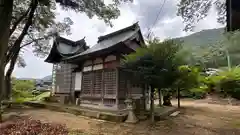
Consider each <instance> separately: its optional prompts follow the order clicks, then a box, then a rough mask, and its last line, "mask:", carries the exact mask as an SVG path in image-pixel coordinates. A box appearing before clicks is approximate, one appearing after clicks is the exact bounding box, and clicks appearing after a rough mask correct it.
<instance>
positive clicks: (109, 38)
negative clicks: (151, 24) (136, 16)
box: [66, 23, 140, 60]
mask: <svg viewBox="0 0 240 135" xmlns="http://www.w3.org/2000/svg"><path fill="white" fill-rule="evenodd" d="M139 32H140V28H139V26H138V24H137V23H135V24H133V25H131V26H129V27H127V28H124V29H121V30H119V31H116V32H113V33H110V34H107V35H105V36H100V37H99V38H98V43H97V44H96V45H94V46H92V47H91V48H89V49H87V50H86V51H84V52H82V53H80V54H77V55H74V56H71V57H67V58H66V60H67V59H72V58H76V57H80V56H84V55H88V54H91V53H95V52H98V51H102V50H104V49H107V48H110V47H112V46H114V45H116V44H117V43H120V42H124V41H126V40H128V39H131V38H132V37H134V36H135V35H136V34H139Z"/></svg>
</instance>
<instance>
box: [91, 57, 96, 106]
mask: <svg viewBox="0 0 240 135" xmlns="http://www.w3.org/2000/svg"><path fill="white" fill-rule="evenodd" d="M91 66H92V69H91V71H90V72H91V77H92V81H91V83H92V87H91V91H90V95H91V103H93V101H92V97H93V96H94V95H93V91H94V82H95V76H94V70H93V60H92V65H91Z"/></svg>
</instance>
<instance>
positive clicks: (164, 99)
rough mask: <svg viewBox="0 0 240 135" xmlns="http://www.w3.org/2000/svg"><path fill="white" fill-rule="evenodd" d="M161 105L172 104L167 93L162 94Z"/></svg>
mask: <svg viewBox="0 0 240 135" xmlns="http://www.w3.org/2000/svg"><path fill="white" fill-rule="evenodd" d="M163 105H164V106H172V103H171V96H170V94H169V93H168V94H167V95H164V96H163Z"/></svg>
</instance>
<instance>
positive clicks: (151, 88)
mask: <svg viewBox="0 0 240 135" xmlns="http://www.w3.org/2000/svg"><path fill="white" fill-rule="evenodd" d="M150 100H151V103H150V111H151V121H152V122H154V87H153V86H152V85H151V86H150Z"/></svg>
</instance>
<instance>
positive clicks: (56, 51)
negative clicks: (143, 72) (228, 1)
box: [45, 23, 146, 110]
mask: <svg viewBox="0 0 240 135" xmlns="http://www.w3.org/2000/svg"><path fill="white" fill-rule="evenodd" d="M142 46H145V43H144V39H143V36H142V33H141V30H140V27H139V25H138V23H135V24H133V25H131V26H129V27H126V28H123V29H121V30H118V31H115V32H113V33H110V34H107V35H104V36H100V37H98V41H97V44H96V45H94V46H92V47H91V48H88V46H87V45H86V42H85V41H84V39H82V40H80V41H77V42H73V41H69V40H67V39H64V38H61V37H58V38H56V40H55V41H54V45H53V47H52V50H51V52H50V54H49V56H48V58H47V59H46V60H45V61H46V62H48V63H53V64H54V68H53V78H54V79H53V91H54V94H55V95H56V96H58V97H59V100H60V101H61V102H65V100H66V99H74V100H76V99H79V100H80V102H79V105H80V106H83V107H92V108H102V109H110V110H124V109H126V104H125V103H124V101H125V100H126V98H127V97H132V98H134V99H136V100H135V101H139V102H141V103H144V104H145V99H146V96H145V95H146V93H145V92H146V91H144V90H145V88H144V87H143V86H141V85H136V84H131V81H129V78H130V76H129V74H128V73H126V72H125V71H123V70H121V69H120V64H121V59H122V58H123V56H124V55H127V54H129V53H132V52H134V51H135V50H136V49H137V48H139V47H142ZM140 99H141V100H140Z"/></svg>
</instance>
